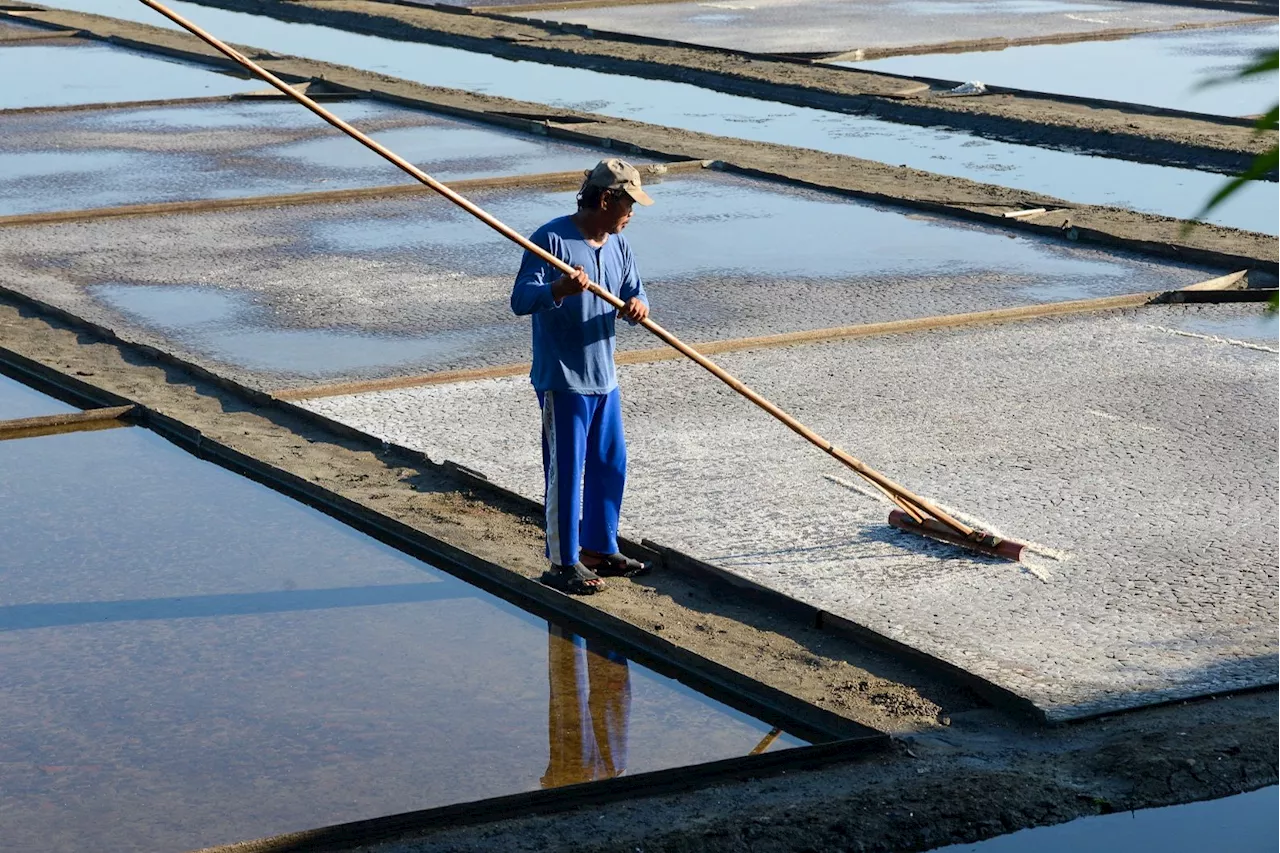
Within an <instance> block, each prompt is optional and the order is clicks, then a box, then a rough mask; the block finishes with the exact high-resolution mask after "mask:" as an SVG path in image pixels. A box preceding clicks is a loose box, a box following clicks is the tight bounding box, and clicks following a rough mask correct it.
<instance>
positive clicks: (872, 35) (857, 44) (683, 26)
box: [522, 0, 1233, 53]
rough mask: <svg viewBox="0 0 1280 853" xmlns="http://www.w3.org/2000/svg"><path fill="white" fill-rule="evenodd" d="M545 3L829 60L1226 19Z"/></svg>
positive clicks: (1113, 7)
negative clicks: (842, 54)
mask: <svg viewBox="0 0 1280 853" xmlns="http://www.w3.org/2000/svg"><path fill="white" fill-rule="evenodd" d="M547 5H548V6H551V7H552V8H551V9H541V10H538V9H535V10H534V11H530V12H524V13H522V14H524V15H525V16H527V17H530V18H553V19H555V20H557V21H565V22H572V23H576V24H582V25H585V26H587V27H590V28H592V29H599V30H609V31H613V32H624V33H633V34H638V35H645V36H650V37H653V38H660V39H675V40H678V41H685V42H696V43H697V44H708V45H714V46H715V47H725V48H729V49H730V50H749V51H753V52H756V53H818V52H832V53H834V52H839V51H847V50H853V49H855V48H868V47H903V46H908V45H921V44H940V43H944V42H953V41H966V40H972V39H983V38H992V37H998V36H1003V37H1005V38H1026V37H1029V36H1046V35H1052V34H1057V33H1081V32H1094V31H1097V30H1105V29H1117V28H1128V27H1155V26H1161V25H1164V26H1168V25H1170V24H1172V23H1175V22H1181V21H1204V20H1223V19H1227V18H1231V17H1233V16H1231V15H1229V14H1227V13H1224V12H1220V11H1212V10H1198V9H1187V8H1185V7H1179V8H1172V9H1171V8H1169V7H1168V6H1162V5H1155V4H1151V3H1130V2H1123V3H1118V2H1114V0H981V2H975V0H859V2H856V3H854V2H850V0H750V2H741V3H734V2H730V3H705V2H687V3H672V2H665V3H647V4H637V5H631V4H619V7H618V8H585V9H581V8H573V7H572V6H570V7H569V8H566V9H554V6H555V4H547Z"/></svg>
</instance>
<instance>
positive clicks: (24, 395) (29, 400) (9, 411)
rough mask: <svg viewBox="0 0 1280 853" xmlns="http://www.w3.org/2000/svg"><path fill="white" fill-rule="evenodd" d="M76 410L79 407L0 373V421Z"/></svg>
mask: <svg viewBox="0 0 1280 853" xmlns="http://www.w3.org/2000/svg"><path fill="white" fill-rule="evenodd" d="M76 411H79V409H77V408H76V407H75V406H69V405H67V404H66V403H64V402H62V401H61V400H58V399H55V398H53V397H50V396H49V395H48V394H42V393H40V392H39V391H37V390H36V389H34V388H29V387H27V386H26V385H23V384H22V383H21V382H19V381H18V380H16V379H10V378H9V377H8V376H5V375H4V374H2V373H0V421H8V420H14V419H16V418H34V417H38V416H39V415H60V414H63V413H64V412H76Z"/></svg>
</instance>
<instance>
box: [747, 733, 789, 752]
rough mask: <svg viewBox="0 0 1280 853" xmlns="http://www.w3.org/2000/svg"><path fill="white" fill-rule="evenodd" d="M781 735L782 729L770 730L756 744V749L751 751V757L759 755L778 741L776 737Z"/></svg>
mask: <svg viewBox="0 0 1280 853" xmlns="http://www.w3.org/2000/svg"><path fill="white" fill-rule="evenodd" d="M780 734H782V729H770V730H769V733H768V734H767V735H765V736H764V739H763V740H761V741H760V742H759V743H758V744H756V748H755V749H753V750H751V754H752V755H759V754H760V753H762V752H764V751H765V750H766V749H768V748H769V747H771V746H773V742H774V741H775V740H777V739H778V735H780Z"/></svg>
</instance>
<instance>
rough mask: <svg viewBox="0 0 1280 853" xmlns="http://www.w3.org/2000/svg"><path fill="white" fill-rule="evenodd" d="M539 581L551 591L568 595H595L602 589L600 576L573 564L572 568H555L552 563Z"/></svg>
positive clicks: (579, 564)
mask: <svg viewBox="0 0 1280 853" xmlns="http://www.w3.org/2000/svg"><path fill="white" fill-rule="evenodd" d="M539 580H541V581H542V582H543V583H544V584H546V585H547V586H549V587H551V588H552V589H558V590H560V591H561V592H567V593H568V594H569V595H595V594H596V593H597V592H599V591H600V590H602V589H604V581H603V580H601V579H600V576H599V575H598V574H596V573H595V572H593V571H591V569H589V568H587V567H586V566H584V565H583V564H582V563H574V564H573V565H572V566H557V565H555V564H554V563H553V564H552V565H551V568H550V569H548V570H547V571H545V572H543V573H542V577H541V578H539Z"/></svg>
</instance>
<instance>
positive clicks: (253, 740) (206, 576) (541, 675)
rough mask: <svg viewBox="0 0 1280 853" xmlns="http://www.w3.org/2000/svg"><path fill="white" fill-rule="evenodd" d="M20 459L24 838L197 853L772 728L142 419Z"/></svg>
mask: <svg viewBox="0 0 1280 853" xmlns="http://www.w3.org/2000/svg"><path fill="white" fill-rule="evenodd" d="M0 470H3V471H4V472H5V476H4V477H3V478H0V541H3V542H4V543H5V560H4V561H3V566H2V571H3V582H2V583H0V671H3V672H4V675H5V689H4V691H3V692H0V718H2V719H4V721H5V735H4V738H3V739H0V765H2V766H3V767H4V785H3V787H0V814H3V815H5V819H4V823H5V843H6V845H8V846H10V847H12V849H16V850H43V851H80V850H95V851H133V850H187V849H192V848H199V847H205V846H209V845H215V844H224V843H229V842H234V841H238V840H244V839H249V838H255V837H261V836H265V835H270V834H276V833H282V832H287V831H293V830H301V829H305V828H308V827H315V826H320V825H328V824H333V823H339V822H344V821H352V820H358V819H361V818H370V817H375V816H378V815H386V814H392V813H398V812H404V811H409V810H414V809H423V808H429V807H432V806H438V805H442V804H445V803H453V802H460V801H469V800H475V799H479V798H483V797H490V796H494V795H499V794H509V793H514V792H518V791H528V790H535V789H538V788H539V787H543V786H554V785H560V784H568V783H573V782H581V781H588V780H591V779H598V778H604V777H607V776H610V775H614V774H617V773H621V772H623V771H624V770H625V771H626V772H629V773H637V772H643V771H647V770H654V769H658V768H663V767H672V766H684V765H690V764H695V763H698V762H702V761H707V760H712V759H720V758H727V757H730V756H740V755H746V754H748V753H749V752H750V751H751V750H752V749H753V748H754V747H755V746H756V745H757V744H758V743H760V741H761V740H762V738H764V737H765V735H766V733H767V732H768V729H769V727H768V726H767V725H765V724H763V723H761V722H759V721H757V720H754V719H752V718H749V717H747V716H745V715H743V714H741V713H739V712H737V711H735V710H732V709H730V708H728V707H727V706H724V705H722V704H719V703H718V702H715V701H712V700H709V699H707V698H705V697H702V696H700V695H698V694H695V693H693V692H691V691H690V690H688V689H687V688H685V687H682V686H681V685H679V684H678V683H676V682H675V681H673V680H670V679H668V678H665V677H663V676H660V675H657V674H656V673H654V672H652V671H650V670H648V669H645V668H644V667H641V666H638V665H636V664H629V663H628V662H627V661H625V660H624V659H622V658H621V657H619V656H618V655H617V654H614V653H610V652H609V651H608V650H600V649H594V648H588V647H587V645H586V644H585V643H583V642H581V641H580V640H578V639H577V638H575V637H573V635H571V634H569V633H567V632H566V631H563V630H561V629H560V628H559V627H557V626H554V625H551V626H549V625H548V623H547V622H545V621H543V620H541V619H537V618H534V617H532V616H530V615H528V614H526V613H524V612H522V611H521V610H519V609H517V608H516V607H514V606H512V605H509V604H507V603H504V602H503V601H501V600H499V599H497V598H494V597H492V596H489V595H487V594H485V593H482V592H480V591H478V590H477V589H475V588H474V587H472V586H469V585H468V584H465V583H463V582H461V581H459V580H457V579H455V578H452V577H451V576H449V575H446V574H444V573H442V572H440V571H437V570H436V569H433V568H431V567H430V566H427V565H424V564H423V563H420V562H418V561H416V560H413V559H411V558H409V557H407V556H405V555H404V554H402V553H400V552H398V551H395V550H393V549H391V548H389V547H387V546H385V545H382V544H380V543H378V542H376V541H375V540H373V539H370V538H368V537H366V536H364V535H362V534H359V533H357V532H355V531H353V530H352V529H350V528H348V527H346V526H344V525H342V524H340V523H338V522H336V521H334V520H332V519H330V518H328V517H327V516H324V515H322V514H320V513H319V512H317V511H314V510H312V509H310V508H308V507H305V506H303V505H301V504H298V503H295V502H294V501H292V500H289V499H287V498H284V497H282V496H280V495H279V494H277V493H275V492H272V491H270V490H268V489H266V488H265V487H262V486H260V485H258V484H256V483H253V482H250V481H249V480H246V479H243V478H241V477H239V476H237V475H235V474H232V473H230V472H228V471H226V470H224V469H222V468H219V467H217V466H215V465H212V464H210V463H206V462H202V461H200V460H197V459H196V458H194V457H192V456H189V455H188V454H186V453H185V452H184V451H182V450H180V449H179V448H177V447H175V446H173V445H171V444H169V443H167V442H166V441H164V440H163V439H161V438H159V437H157V436H156V435H154V434H152V433H149V432H147V431H145V430H143V429H140V428H136V427H134V428H125V429H117V430H111V431H109V432H88V433H72V434H63V435H58V436H46V437H41V438H28V439H21V440H17V441H8V442H0ZM549 715H550V720H551V723H550V725H549V722H548V721H549ZM566 723H567V724H566ZM798 743H800V742H799V741H797V740H796V739H794V738H791V737H789V736H784V737H783V738H782V739H781V740H780V741H779V742H778V743H777V744H776V745H775V746H774V747H773V748H774V749H779V748H785V747H789V746H794V745H797V744H798Z"/></svg>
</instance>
